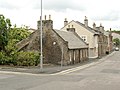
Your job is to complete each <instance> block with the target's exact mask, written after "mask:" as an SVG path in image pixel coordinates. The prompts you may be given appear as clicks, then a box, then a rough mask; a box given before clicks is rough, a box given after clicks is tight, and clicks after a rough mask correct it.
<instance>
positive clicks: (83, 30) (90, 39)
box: [61, 21, 98, 58]
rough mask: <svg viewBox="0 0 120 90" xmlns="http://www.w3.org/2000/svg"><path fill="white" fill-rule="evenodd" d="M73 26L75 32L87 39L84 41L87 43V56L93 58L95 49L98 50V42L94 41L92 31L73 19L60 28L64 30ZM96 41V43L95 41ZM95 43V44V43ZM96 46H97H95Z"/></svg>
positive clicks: (95, 55) (95, 53)
mask: <svg viewBox="0 0 120 90" xmlns="http://www.w3.org/2000/svg"><path fill="white" fill-rule="evenodd" d="M72 26H73V27H74V28H75V32H76V33H77V34H78V35H79V36H80V37H81V36H82V35H85V36H87V41H86V43H88V44H89V58H94V57H97V56H98V54H97V52H98V51H97V50H98V44H97V42H96V41H95V40H96V38H97V37H94V35H93V33H91V32H90V31H89V30H87V29H86V28H84V27H82V26H81V25H79V24H77V23H76V22H74V21H71V22H70V23H69V24H68V25H66V26H65V27H64V28H62V29H61V30H63V31H66V30H67V28H68V27H72ZM95 42H96V43H95ZM95 44H97V45H95ZM96 46H97V47H96ZM95 47H96V52H94V48H95Z"/></svg>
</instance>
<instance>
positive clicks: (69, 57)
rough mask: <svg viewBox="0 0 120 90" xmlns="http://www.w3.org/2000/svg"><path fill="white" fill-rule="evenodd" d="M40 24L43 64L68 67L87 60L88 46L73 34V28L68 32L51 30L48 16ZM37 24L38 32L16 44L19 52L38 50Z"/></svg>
mask: <svg viewBox="0 0 120 90" xmlns="http://www.w3.org/2000/svg"><path fill="white" fill-rule="evenodd" d="M42 22H43V57H44V63H53V64H61V63H62V64H63V65H68V64H75V63H80V62H82V61H84V60H87V59H88V45H87V43H86V42H84V41H83V40H82V39H81V38H80V37H79V35H78V34H77V33H76V32H75V31H76V30H75V28H67V30H68V31H61V30H56V29H53V21H52V20H51V16H50V15H49V19H48V20H46V16H45V20H42ZM37 24H38V30H36V31H35V32H34V33H32V34H31V35H30V37H28V38H27V39H26V40H23V41H21V42H19V43H18V44H17V46H18V47H19V50H25V51H29V50H36V51H39V50H40V48H39V47H40V44H39V42H40V37H39V35H40V21H38V22H37Z"/></svg>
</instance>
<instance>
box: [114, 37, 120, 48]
mask: <svg viewBox="0 0 120 90" xmlns="http://www.w3.org/2000/svg"><path fill="white" fill-rule="evenodd" d="M113 42H114V43H115V45H116V46H118V45H120V40H119V38H115V39H113Z"/></svg>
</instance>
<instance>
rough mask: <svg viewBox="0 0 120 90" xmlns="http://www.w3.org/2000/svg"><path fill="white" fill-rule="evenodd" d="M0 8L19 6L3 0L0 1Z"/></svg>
mask: <svg viewBox="0 0 120 90" xmlns="http://www.w3.org/2000/svg"><path fill="white" fill-rule="evenodd" d="M0 8H5V9H18V8H19V7H16V6H14V5H12V4H10V3H8V2H6V1H5V0H1V1H0Z"/></svg>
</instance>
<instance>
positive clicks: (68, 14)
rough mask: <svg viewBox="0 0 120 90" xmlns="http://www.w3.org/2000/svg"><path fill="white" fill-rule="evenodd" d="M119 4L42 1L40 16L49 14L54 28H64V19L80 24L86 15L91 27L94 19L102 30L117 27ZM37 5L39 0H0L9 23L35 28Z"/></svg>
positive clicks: (0, 10) (0, 8)
mask: <svg viewBox="0 0 120 90" xmlns="http://www.w3.org/2000/svg"><path fill="white" fill-rule="evenodd" d="M119 4H120V1H119V0H43V16H44V15H47V16H48V15H49V14H51V18H52V20H53V21H54V24H53V25H54V28H55V29H60V28H61V27H63V25H64V23H63V22H64V18H67V20H68V21H71V20H75V21H80V22H82V23H83V22H84V17H85V16H87V18H88V20H89V22H88V23H89V26H91V27H92V24H93V22H95V23H96V24H97V26H99V25H100V23H102V25H103V26H104V27H105V29H109V28H112V29H119V30H120V6H119ZM40 7H41V6H40V0H0V14H3V15H4V16H5V17H6V18H10V20H11V22H12V24H17V25H18V26H21V25H26V26H30V27H31V28H35V29H36V28H37V21H38V20H39V17H40ZM47 18H48V17H47ZM43 19H44V17H43Z"/></svg>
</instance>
